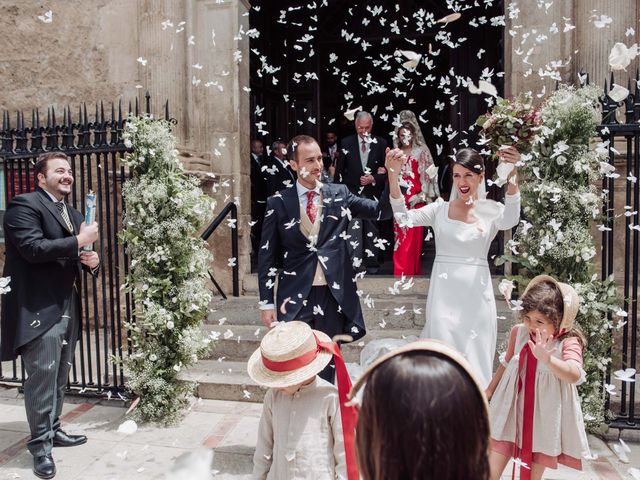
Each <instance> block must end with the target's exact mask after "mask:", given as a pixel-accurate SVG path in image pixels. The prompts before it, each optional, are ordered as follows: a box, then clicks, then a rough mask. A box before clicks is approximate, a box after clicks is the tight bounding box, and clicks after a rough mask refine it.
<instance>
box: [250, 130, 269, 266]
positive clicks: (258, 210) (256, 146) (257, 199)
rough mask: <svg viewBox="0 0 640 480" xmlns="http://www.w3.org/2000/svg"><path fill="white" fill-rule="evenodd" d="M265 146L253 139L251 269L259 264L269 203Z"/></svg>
mask: <svg viewBox="0 0 640 480" xmlns="http://www.w3.org/2000/svg"><path fill="white" fill-rule="evenodd" d="M263 151H264V147H263V145H262V141H261V140H258V139H255V140H252V141H251V170H250V172H251V173H250V180H251V223H252V225H251V270H252V271H253V270H254V268H255V267H256V266H257V264H258V247H259V245H260V235H261V234H262V219H263V218H264V209H265V206H266V204H267V179H266V178H265V176H264V175H265V174H264V172H263V171H262V164H263V161H262V159H263V158H264V157H263V156H262V154H263Z"/></svg>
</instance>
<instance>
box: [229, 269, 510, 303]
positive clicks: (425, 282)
mask: <svg viewBox="0 0 640 480" xmlns="http://www.w3.org/2000/svg"><path fill="white" fill-rule="evenodd" d="M503 278H504V277H503V276H499V275H493V276H492V281H493V290H494V293H495V295H496V298H498V297H499V296H501V294H500V292H499V291H498V284H499V283H500V280H502V279H503ZM400 282H401V279H399V278H397V277H394V276H393V275H365V277H364V278H361V279H359V280H358V282H357V284H358V289H359V290H362V291H363V292H365V294H369V295H371V296H372V297H373V298H376V299H377V298H380V297H385V296H391V294H390V291H389V289H390V288H393V287H394V285H396V286H397V288H398V289H399V291H400V294H403V293H407V294H412V295H425V298H426V294H427V292H428V291H429V277H428V276H421V277H411V278H405V279H404V281H403V282H402V284H404V285H405V286H406V285H408V284H410V283H413V286H412V287H411V288H409V289H407V290H404V289H403V286H402V285H401V284H400ZM242 289H243V291H244V294H245V295H252V296H257V295H258V275H257V274H255V273H253V274H250V275H245V276H244V278H243V281H242Z"/></svg>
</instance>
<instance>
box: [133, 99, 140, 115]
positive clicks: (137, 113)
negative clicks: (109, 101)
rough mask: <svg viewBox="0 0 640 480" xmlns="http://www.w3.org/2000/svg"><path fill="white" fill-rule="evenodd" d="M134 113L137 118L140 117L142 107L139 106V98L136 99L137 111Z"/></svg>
mask: <svg viewBox="0 0 640 480" xmlns="http://www.w3.org/2000/svg"><path fill="white" fill-rule="evenodd" d="M134 113H135V116H136V117H138V116H140V105H139V102H138V97H136V109H135V112H134Z"/></svg>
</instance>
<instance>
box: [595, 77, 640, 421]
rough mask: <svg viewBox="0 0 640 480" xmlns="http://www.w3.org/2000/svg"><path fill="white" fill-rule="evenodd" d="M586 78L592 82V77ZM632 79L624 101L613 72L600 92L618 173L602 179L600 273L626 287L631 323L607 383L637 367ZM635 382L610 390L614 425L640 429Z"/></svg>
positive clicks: (638, 141)
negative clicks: (617, 96)
mask: <svg viewBox="0 0 640 480" xmlns="http://www.w3.org/2000/svg"><path fill="white" fill-rule="evenodd" d="M586 81H587V82H588V77H587V80H586ZM634 82H635V86H632V80H631V79H629V80H628V83H627V88H628V90H629V92H630V93H629V96H628V97H627V98H626V99H625V100H624V101H622V102H616V101H614V100H612V99H611V97H610V96H609V93H610V91H611V89H612V87H613V83H614V78H613V74H612V75H611V78H610V80H609V82H607V81H605V83H604V91H603V94H602V96H601V97H600V102H601V104H602V124H601V125H600V126H599V127H598V134H599V135H600V137H601V138H602V140H603V141H604V142H607V141H608V145H607V148H608V153H609V155H608V161H609V164H611V165H613V166H615V167H617V173H618V174H619V175H618V176H608V177H605V178H604V179H603V182H602V188H603V189H604V190H605V191H606V192H607V193H608V195H607V198H606V200H605V203H604V205H603V210H602V213H603V217H604V218H605V223H604V227H605V228H603V229H602V251H601V258H600V261H601V276H602V278H603V279H605V278H607V277H609V276H610V275H614V276H615V278H616V281H617V282H618V285H620V286H621V288H622V292H623V298H624V300H623V301H624V305H623V309H624V311H626V312H628V314H627V315H628V316H627V319H626V320H627V322H626V324H625V325H624V326H623V327H622V328H621V333H620V334H619V335H616V334H614V335H615V337H614V339H615V342H614V350H613V351H612V355H613V359H614V361H613V364H614V365H613V366H612V367H610V368H609V372H608V374H607V378H606V381H607V383H610V382H611V370H612V369H613V368H616V369H617V368H621V369H623V370H624V369H626V368H633V369H636V367H637V365H638V362H637V360H638V359H637V353H638V352H637V336H638V250H639V246H640V244H639V238H640V237H639V231H638V228H640V227H639V226H638V224H640V222H639V221H638V211H640V188H639V187H640V185H639V184H638V181H637V179H638V178H639V177H640V72H637V73H636V78H635V79H634ZM623 182H624V183H623ZM621 183H622V185H621ZM616 197H617V198H616ZM622 198H624V205H623V206H622V208H621V206H620V205H619V204H618V202H619V201H620V200H621V199H622ZM616 209H617V210H618V211H617V212H616ZM620 212H624V214H622V213H620ZM621 244H624V248H620V246H621ZM635 385H636V383H635V382H630V383H627V382H621V383H620V389H619V391H618V392H617V394H616V395H615V396H611V395H609V394H607V402H606V406H607V408H609V409H610V410H611V411H612V412H613V414H614V418H613V419H612V420H611V422H610V426H612V427H616V428H634V429H637V428H640V418H638V417H637V412H636V391H635V388H636V387H635Z"/></svg>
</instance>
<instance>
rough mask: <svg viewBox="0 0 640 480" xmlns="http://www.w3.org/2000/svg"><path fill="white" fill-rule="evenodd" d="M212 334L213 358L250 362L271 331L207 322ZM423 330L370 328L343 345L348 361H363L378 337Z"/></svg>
mask: <svg viewBox="0 0 640 480" xmlns="http://www.w3.org/2000/svg"><path fill="white" fill-rule="evenodd" d="M203 328H204V330H205V332H207V334H208V335H210V334H217V335H219V338H218V339H217V340H216V341H215V343H214V347H213V349H212V352H211V354H210V356H209V359H214V360H219V359H222V361H224V360H229V361H239V362H243V361H247V360H248V359H249V357H250V356H251V354H252V353H253V352H254V351H255V350H256V349H257V348H258V347H259V346H260V340H261V339H262V337H263V336H264V335H265V333H266V332H267V329H266V328H265V327H264V326H262V327H260V326H257V327H256V326H254V325H204V326H203ZM420 333H421V329H402V330H395V329H389V328H385V329H380V330H369V331H368V332H367V334H366V335H365V336H364V337H362V339H360V340H358V341H357V342H353V343H349V344H345V345H343V346H342V354H343V356H344V358H345V361H347V362H359V361H360V351H361V350H362V348H363V347H364V346H365V344H366V343H368V342H369V341H371V340H374V339H378V338H407V337H412V336H413V337H418V336H420Z"/></svg>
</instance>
